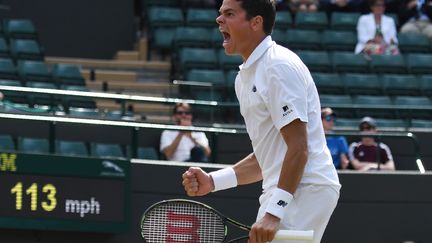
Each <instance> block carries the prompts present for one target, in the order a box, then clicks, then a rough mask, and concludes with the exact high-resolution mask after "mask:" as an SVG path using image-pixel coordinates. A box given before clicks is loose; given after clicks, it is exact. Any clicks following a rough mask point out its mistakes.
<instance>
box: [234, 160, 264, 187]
mask: <svg viewBox="0 0 432 243" xmlns="http://www.w3.org/2000/svg"><path fill="white" fill-rule="evenodd" d="M234 171H235V173H236V176H237V182H238V184H239V185H246V184H251V183H254V182H258V181H261V180H262V175H261V168H260V166H259V164H258V160H257V158H256V156H255V154H254V153H251V154H249V155H248V156H246V157H245V158H244V159H242V160H240V161H239V162H237V163H236V164H235V165H234Z"/></svg>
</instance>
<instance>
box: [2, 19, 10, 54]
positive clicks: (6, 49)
mask: <svg viewBox="0 0 432 243" xmlns="http://www.w3.org/2000/svg"><path fill="white" fill-rule="evenodd" d="M0 25H1V24H0ZM10 56H11V54H10V50H9V45H8V44H7V42H6V40H5V39H4V38H3V37H0V58H10Z"/></svg>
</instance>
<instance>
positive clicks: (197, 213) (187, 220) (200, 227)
mask: <svg viewBox="0 0 432 243" xmlns="http://www.w3.org/2000/svg"><path fill="white" fill-rule="evenodd" d="M141 230H142V235H143V237H144V239H145V240H146V242H149V243H150V242H154V243H156V242H166V243H170V242H171V243H174V242H176V243H177V242H188V243H207V242H208V243H210V242H213V243H214V242H223V240H224V239H225V233H226V232H225V224H224V222H223V220H222V219H221V217H220V216H219V215H217V214H215V213H213V212H212V211H210V210H209V209H207V208H205V207H202V206H199V205H195V204H191V203H187V202H175V203H166V204H161V205H159V206H157V207H155V208H153V209H152V210H150V211H149V212H148V213H147V214H146V216H145V219H144V220H143V223H142V225H141Z"/></svg>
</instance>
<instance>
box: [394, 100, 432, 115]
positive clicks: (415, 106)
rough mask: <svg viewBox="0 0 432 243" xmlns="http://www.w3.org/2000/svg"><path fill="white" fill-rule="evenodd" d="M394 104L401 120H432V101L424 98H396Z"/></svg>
mask: <svg viewBox="0 0 432 243" xmlns="http://www.w3.org/2000/svg"><path fill="white" fill-rule="evenodd" d="M394 104H395V105H397V106H400V107H403V108H400V109H397V112H398V116H399V117H401V118H432V101H431V100H430V99H429V98H428V97H426V96H396V97H395V98H394Z"/></svg>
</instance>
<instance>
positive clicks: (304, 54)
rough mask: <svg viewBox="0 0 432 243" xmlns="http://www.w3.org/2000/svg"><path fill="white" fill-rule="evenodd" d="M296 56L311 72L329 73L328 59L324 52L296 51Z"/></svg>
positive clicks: (330, 67) (330, 69) (329, 64)
mask: <svg viewBox="0 0 432 243" xmlns="http://www.w3.org/2000/svg"><path fill="white" fill-rule="evenodd" d="M297 54H298V56H299V57H300V58H301V60H302V61H303V62H304V63H305V64H306V66H307V67H308V68H309V70H310V71H311V72H312V73H313V72H331V71H332V66H331V63H330V57H329V55H328V53H327V52H326V51H303V50H302V51H298V52H297Z"/></svg>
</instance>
